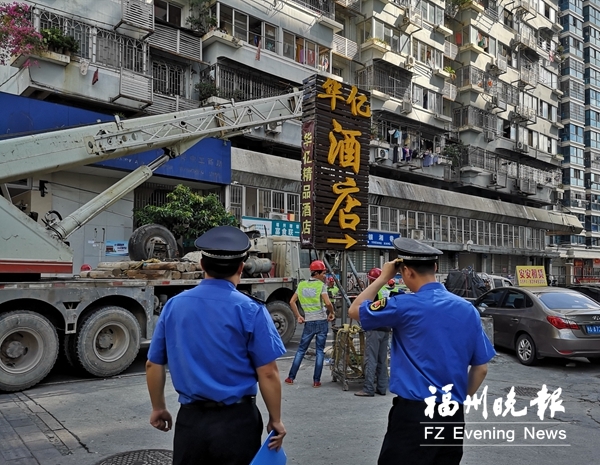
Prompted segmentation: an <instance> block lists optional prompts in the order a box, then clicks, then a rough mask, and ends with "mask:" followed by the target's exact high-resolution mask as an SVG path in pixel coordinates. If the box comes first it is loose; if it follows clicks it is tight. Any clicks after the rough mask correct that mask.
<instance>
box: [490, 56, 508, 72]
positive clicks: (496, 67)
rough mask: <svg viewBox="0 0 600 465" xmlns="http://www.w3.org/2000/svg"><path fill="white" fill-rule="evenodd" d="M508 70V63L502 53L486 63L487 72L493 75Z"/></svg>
mask: <svg viewBox="0 0 600 465" xmlns="http://www.w3.org/2000/svg"><path fill="white" fill-rule="evenodd" d="M507 70H508V65H507V63H506V57H504V56H502V55H498V57H497V58H492V60H491V61H490V63H488V72H489V73H490V74H492V75H494V76H500V75H501V74H504V73H506V71H507Z"/></svg>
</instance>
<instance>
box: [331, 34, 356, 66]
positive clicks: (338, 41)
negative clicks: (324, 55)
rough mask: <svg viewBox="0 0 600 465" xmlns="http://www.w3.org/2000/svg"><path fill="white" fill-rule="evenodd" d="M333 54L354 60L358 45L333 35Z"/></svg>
mask: <svg viewBox="0 0 600 465" xmlns="http://www.w3.org/2000/svg"><path fill="white" fill-rule="evenodd" d="M333 53H337V54H338V55H342V56H344V57H346V58H349V59H351V60H354V59H356V58H358V44H357V43H356V42H354V41H352V40H350V39H346V38H345V37H342V36H341V35H339V34H334V35H333Z"/></svg>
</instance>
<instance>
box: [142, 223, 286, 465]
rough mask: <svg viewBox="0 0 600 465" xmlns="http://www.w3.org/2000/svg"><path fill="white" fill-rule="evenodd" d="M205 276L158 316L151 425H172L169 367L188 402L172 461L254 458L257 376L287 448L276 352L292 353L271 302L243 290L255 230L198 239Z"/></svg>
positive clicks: (233, 463)
mask: <svg viewBox="0 0 600 465" xmlns="http://www.w3.org/2000/svg"><path fill="white" fill-rule="evenodd" d="M196 247H197V248H198V249H200V250H201V251H202V259H201V261H200V264H201V266H202V269H203V270H204V273H205V278H204V279H203V280H202V281H200V284H198V286H196V287H195V288H193V289H190V290H187V291H184V292H182V293H181V294H178V295H176V296H175V297H172V298H171V299H169V301H168V302H167V304H166V305H165V307H164V308H163V310H162V312H161V314H160V317H159V319H158V322H157V325H156V329H155V331H154V335H153V337H152V342H151V344H150V349H149V351H148V362H147V363H146V377H147V384H148V391H149V392H150V400H151V402H152V414H151V415H150V424H151V425H152V426H154V427H155V428H157V429H159V430H161V431H168V430H169V429H170V428H171V423H172V418H171V414H170V413H169V411H168V410H167V407H166V403H165V395H164V388H165V380H166V370H165V367H166V365H167V364H168V365H169V371H170V374H171V379H172V382H173V386H174V387H175V390H176V391H177V392H178V393H179V403H180V404H181V407H180V409H179V412H178V414H177V420H176V422H175V435H174V439H173V465H188V464H200V463H202V464H203V465H222V464H229V465H248V464H249V463H250V462H251V461H252V458H253V457H254V455H255V454H256V452H258V450H259V448H260V444H261V436H262V429H263V420H262V417H261V414H260V411H259V410H258V408H257V407H256V394H257V381H258V386H259V387H260V392H261V394H262V397H263V399H264V401H265V405H266V406H267V410H268V412H269V422H268V424H267V431H269V432H270V431H272V430H275V431H276V433H277V434H276V435H275V436H274V437H273V438H271V442H270V443H269V447H270V448H277V449H279V448H280V447H281V444H282V441H283V437H284V436H285V434H286V431H285V427H284V426H283V423H282V422H281V381H280V379H279V371H278V369H277V363H276V359H277V358H278V357H279V356H281V355H283V354H284V353H285V347H284V346H283V343H282V342H281V338H280V337H279V334H278V333H277V329H276V328H275V325H274V324H273V320H272V319H271V317H270V315H269V312H268V311H267V309H266V307H265V306H264V305H263V304H262V303H260V302H258V301H256V300H253V299H252V298H250V297H249V296H247V295H245V294H242V293H241V292H239V291H238V290H237V289H236V286H237V285H238V284H239V282H240V278H241V275H242V270H243V268H244V259H245V258H246V252H247V250H248V249H249V248H250V240H249V239H248V236H247V235H246V234H245V233H244V232H242V231H241V230H239V229H237V228H233V227H231V226H219V227H217V228H213V229H211V230H209V231H207V232H206V233H205V234H203V235H202V236H201V237H200V238H198V239H197V240H196Z"/></svg>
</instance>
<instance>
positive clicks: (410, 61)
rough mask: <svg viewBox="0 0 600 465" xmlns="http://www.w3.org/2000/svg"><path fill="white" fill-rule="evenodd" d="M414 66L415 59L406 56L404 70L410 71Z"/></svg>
mask: <svg viewBox="0 0 600 465" xmlns="http://www.w3.org/2000/svg"><path fill="white" fill-rule="evenodd" d="M414 66H415V57H412V56H408V57H406V61H405V62H404V67H405V68H406V69H411V68H413V67H414Z"/></svg>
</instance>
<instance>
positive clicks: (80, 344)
mask: <svg viewBox="0 0 600 465" xmlns="http://www.w3.org/2000/svg"><path fill="white" fill-rule="evenodd" d="M139 349H140V325H139V323H138V321H137V320H136V319H135V317H134V316H133V315H132V314H131V313H129V312H128V311H127V310H125V309H124V308H121V307H117V306H115V305H109V306H106V307H101V308H99V309H98V310H96V311H95V312H94V313H92V314H90V315H89V316H88V317H87V318H86V319H85V320H84V321H83V323H82V324H81V327H80V329H79V334H78V335H77V345H76V351H77V363H78V365H80V366H81V367H82V368H83V369H84V370H85V371H87V372H88V373H89V374H91V375H94V376H98V377H107V376H114V375H118V374H119V373H121V372H122V371H124V370H125V369H127V367H129V365H131V363H132V362H133V361H134V360H135V357H137V354H138V351H139Z"/></svg>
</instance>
